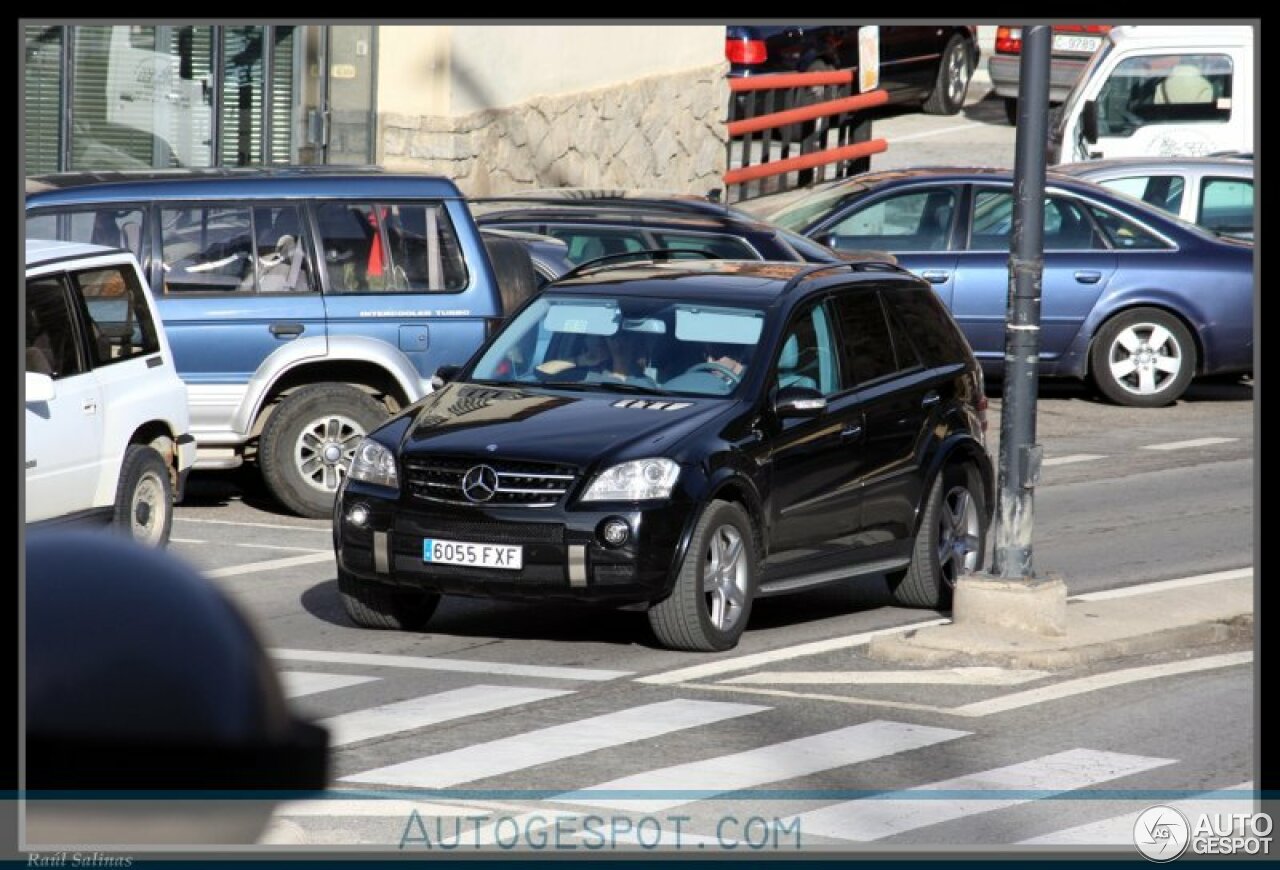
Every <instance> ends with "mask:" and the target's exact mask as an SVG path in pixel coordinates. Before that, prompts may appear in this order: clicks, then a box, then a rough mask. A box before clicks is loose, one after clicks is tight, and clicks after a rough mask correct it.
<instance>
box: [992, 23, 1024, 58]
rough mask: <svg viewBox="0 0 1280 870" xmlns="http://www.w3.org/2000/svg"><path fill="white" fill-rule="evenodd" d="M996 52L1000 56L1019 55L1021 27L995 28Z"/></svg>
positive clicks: (1020, 50)
mask: <svg viewBox="0 0 1280 870" xmlns="http://www.w3.org/2000/svg"><path fill="white" fill-rule="evenodd" d="M996 51H997V52H999V53H1000V54H1021V53H1022V28H1021V27H997V28H996Z"/></svg>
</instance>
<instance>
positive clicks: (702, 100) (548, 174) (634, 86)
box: [377, 64, 729, 196]
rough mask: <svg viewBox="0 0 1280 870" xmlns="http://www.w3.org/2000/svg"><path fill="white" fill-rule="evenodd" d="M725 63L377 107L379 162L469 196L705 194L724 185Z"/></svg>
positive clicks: (727, 95)
mask: <svg viewBox="0 0 1280 870" xmlns="http://www.w3.org/2000/svg"><path fill="white" fill-rule="evenodd" d="M726 69H727V65H726V64H716V65H714V66H710V67H705V68H702V69H697V70H691V71H688V72H683V73H677V74H674V75H666V76H654V77H651V78H644V79H638V80H635V81H632V82H628V83H626V84H624V85H618V86H614V87H606V88H600V89H598V90H593V91H585V92H582V93H578V94H569V95H564V94H562V95H557V96H551V97H537V98H535V99H532V100H530V101H528V102H527V103H523V104H521V105H518V106H512V107H509V108H503V109H488V110H484V111H480V112H475V113H472V114H470V115H465V116H462V117H457V118H448V117H431V116H423V117H419V116H406V115H402V114H395V113H382V114H381V115H380V116H379V119H378V124H379V131H378V132H379V135H378V153H377V157H378V160H377V162H378V163H379V164H381V165H382V166H385V167H387V168H388V169H412V170H419V171H427V172H434V173H438V174H440V175H444V176H446V177H448V178H452V179H454V181H456V182H457V184H458V186H459V187H460V188H461V189H462V191H463V192H464V193H466V194H467V195H469V196H487V195H495V194H502V193H510V192H513V191H517V190H521V189H528V188H543V187H617V188H648V189H653V190H664V191H671V192H687V193H705V192H706V191H707V190H709V189H711V188H715V187H723V186H724V183H723V181H722V179H721V176H722V175H723V173H724V171H725V160H726V151H725V145H726V133H725V116H726V112H727V107H728V105H729V86H728V82H727V80H726V78H725V72H726Z"/></svg>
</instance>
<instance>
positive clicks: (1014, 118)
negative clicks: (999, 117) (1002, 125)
mask: <svg viewBox="0 0 1280 870" xmlns="http://www.w3.org/2000/svg"><path fill="white" fill-rule="evenodd" d="M1004 116H1005V119H1006V120H1008V122H1009V125H1010V126H1013V127H1016V126H1018V98H1017V97H1005V98H1004Z"/></svg>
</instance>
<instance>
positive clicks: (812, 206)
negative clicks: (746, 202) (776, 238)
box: [769, 183, 867, 233]
mask: <svg viewBox="0 0 1280 870" xmlns="http://www.w3.org/2000/svg"><path fill="white" fill-rule="evenodd" d="M866 190H867V187H866V185H863V184H856V183H855V184H847V183H846V184H840V185H838V186H837V187H833V188H831V189H830V190H824V191H819V192H816V193H812V194H810V195H809V196H806V197H802V198H801V199H799V200H797V201H796V202H793V203H791V205H789V206H786V207H785V208H782V209H779V210H778V211H776V212H774V213H773V214H771V215H769V220H770V221H772V222H773V223H775V224H777V225H778V226H780V227H782V228H783V229H787V230H793V231H794V232H797V233H803V232H804V231H805V230H806V229H808V228H809V227H810V226H812V225H813V224H815V223H817V222H818V221H819V220H821V219H822V218H823V217H825V216H826V215H827V214H829V213H831V212H833V211H835V210H836V209H838V208H839V207H840V206H842V205H843V204H844V203H845V201H846V200H849V199H852V198H854V197H857V196H861V195H862V194H863V193H864V192H866Z"/></svg>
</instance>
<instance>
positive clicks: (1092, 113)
mask: <svg viewBox="0 0 1280 870" xmlns="http://www.w3.org/2000/svg"><path fill="white" fill-rule="evenodd" d="M1080 134H1081V135H1082V136H1084V141H1086V142H1088V143H1089V144H1090V145H1093V144H1094V143H1095V142H1097V141H1098V104H1097V103H1096V102H1094V101H1093V100H1086V101H1085V104H1084V105H1083V106H1082V107H1081V108H1080Z"/></svg>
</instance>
